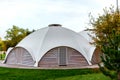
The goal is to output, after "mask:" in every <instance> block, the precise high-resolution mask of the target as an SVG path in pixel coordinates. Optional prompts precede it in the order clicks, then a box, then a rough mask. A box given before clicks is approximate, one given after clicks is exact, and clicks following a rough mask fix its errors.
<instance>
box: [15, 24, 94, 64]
mask: <svg viewBox="0 0 120 80" xmlns="http://www.w3.org/2000/svg"><path fill="white" fill-rule="evenodd" d="M59 46H68V47H71V48H74V49H76V50H77V51H79V52H80V53H81V54H82V55H83V56H84V57H85V58H86V60H87V61H88V63H89V64H91V63H90V61H91V58H92V54H93V52H94V49H95V47H94V46H92V45H90V44H89V42H88V41H87V40H86V39H84V38H83V37H82V36H81V35H79V34H78V33H76V32H74V31H72V30H69V29H66V28H64V27H61V25H58V26H57V25H49V27H45V28H42V29H39V30H37V31H35V32H33V33H31V34H30V35H28V36H27V37H25V38H24V39H23V40H22V41H21V42H19V43H18V45H17V46H16V47H23V48H25V49H26V50H27V51H28V52H29V53H30V54H31V56H32V57H33V60H34V61H36V64H35V66H37V63H38V62H39V60H40V59H41V58H42V57H43V55H44V54H45V53H46V52H48V51H49V50H51V49H52V48H55V47H59Z"/></svg>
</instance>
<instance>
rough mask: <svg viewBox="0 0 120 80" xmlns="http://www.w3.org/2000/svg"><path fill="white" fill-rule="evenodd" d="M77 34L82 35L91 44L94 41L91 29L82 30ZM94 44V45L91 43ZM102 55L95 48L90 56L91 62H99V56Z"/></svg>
mask: <svg viewBox="0 0 120 80" xmlns="http://www.w3.org/2000/svg"><path fill="white" fill-rule="evenodd" d="M79 34H80V35H81V36H83V37H84V38H85V39H86V40H87V41H88V42H89V43H90V44H92V43H93V42H94V40H93V39H92V37H95V36H96V35H95V33H93V32H92V31H89V30H84V31H81V32H79ZM93 46H95V45H93ZM101 55H102V53H101V51H100V50H99V49H98V48H96V49H95V50H94V52H93V54H92V58H91V63H92V64H98V63H99V62H101V58H100V56H101Z"/></svg>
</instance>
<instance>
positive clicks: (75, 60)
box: [38, 46, 89, 67]
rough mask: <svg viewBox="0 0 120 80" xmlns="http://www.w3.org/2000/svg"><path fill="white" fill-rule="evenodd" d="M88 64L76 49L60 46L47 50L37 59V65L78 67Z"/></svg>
mask: <svg viewBox="0 0 120 80" xmlns="http://www.w3.org/2000/svg"><path fill="white" fill-rule="evenodd" d="M87 65H89V64H88V62H87V60H86V59H85V57H84V56H83V55H82V54H81V53H80V52H78V51H77V50H75V49H73V48H70V47H65V46H60V47H56V48H53V49H51V50H49V51H48V52H47V53H46V54H45V55H44V56H43V57H42V58H41V60H40V61H39V63H38V66H39V67H60V66H65V67H80V66H87Z"/></svg>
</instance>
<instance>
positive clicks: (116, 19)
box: [90, 7, 120, 80]
mask: <svg viewBox="0 0 120 80" xmlns="http://www.w3.org/2000/svg"><path fill="white" fill-rule="evenodd" d="M90 24H91V25H92V26H93V30H92V31H93V32H94V33H95V34H96V37H94V38H93V39H94V43H95V45H96V47H98V48H100V49H101V51H102V52H103V54H104V55H102V56H101V59H102V62H103V66H102V65H100V64H99V66H100V69H101V71H102V72H103V73H104V74H105V75H107V76H109V77H110V78H111V79H115V80H120V10H119V9H116V10H115V9H114V8H113V7H110V8H109V9H104V14H103V15H100V16H99V17H98V18H97V19H95V18H94V17H93V16H91V18H90Z"/></svg>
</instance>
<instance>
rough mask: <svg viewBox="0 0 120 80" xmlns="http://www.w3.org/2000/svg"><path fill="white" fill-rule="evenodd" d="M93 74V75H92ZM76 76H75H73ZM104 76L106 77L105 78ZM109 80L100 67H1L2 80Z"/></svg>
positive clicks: (0, 77)
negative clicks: (102, 73)
mask: <svg viewBox="0 0 120 80" xmlns="http://www.w3.org/2000/svg"><path fill="white" fill-rule="evenodd" d="M90 76H91V77H90ZM72 77H74V78H72ZM102 77H104V78H105V79H103V78H102ZM99 78H100V79H103V80H108V79H109V78H107V77H105V76H103V75H101V73H100V71H99V69H62V70H61V69H13V68H2V67H0V80H26V79H28V80H100V79H99Z"/></svg>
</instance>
